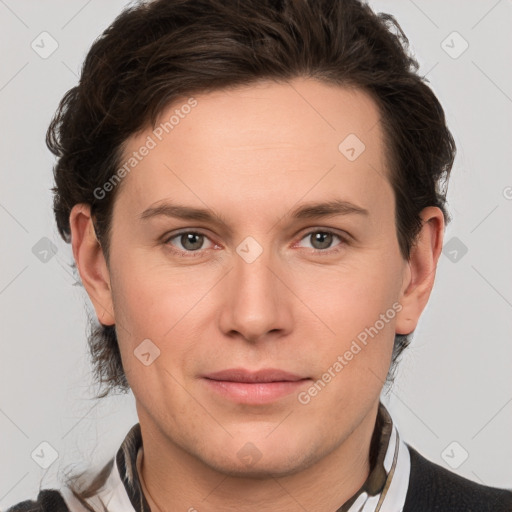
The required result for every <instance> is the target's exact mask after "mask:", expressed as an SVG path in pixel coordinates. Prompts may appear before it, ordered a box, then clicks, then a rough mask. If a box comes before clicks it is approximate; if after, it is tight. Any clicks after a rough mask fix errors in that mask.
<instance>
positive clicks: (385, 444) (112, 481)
mask: <svg viewBox="0 0 512 512" xmlns="http://www.w3.org/2000/svg"><path fill="white" fill-rule="evenodd" d="M141 448H142V435H141V429H140V423H136V424H135V425H134V426H133V427H132V428H131V429H130V431H129V432H128V434H127V435H126V437H125V439H124V441H123V443H122V444H121V447H120V448H119V450H118V452H117V455H116V457H115V458H114V460H113V461H112V463H113V465H112V470H111V472H110V474H109V477H108V479H107V481H106V482H105V485H104V486H103V489H102V491H101V492H99V493H98V494H97V495H96V496H95V497H93V498H91V499H89V502H90V503H91V505H92V504H98V503H100V502H102V503H103V504H104V505H106V506H107V507H108V510H109V511H111V512H151V509H150V507H149V505H148V502H147V501H146V498H145V496H144V493H143V491H142V487H141V482H140V480H139V475H138V472H137V458H138V457H139V456H140V453H141ZM409 474H410V456H409V450H408V449H407V446H406V445H405V443H404V442H403V441H402V440H401V439H400V436H399V435H398V431H397V429H396V427H395V426H394V424H393V421H392V419H391V416H390V415H389V413H388V411H387V409H386V408H385V407H384V405H383V404H382V403H381V404H379V410H378V414H377V421H376V424H375V429H374V432H373V436H372V440H371V444H370V473H369V475H368V478H367V479H366V481H365V482H364V484H363V485H362V486H361V488H360V489H359V490H358V491H357V492H356V493H355V494H354V495H353V496H352V498H350V499H349V500H348V501H347V502H345V503H344V504H343V505H342V506H341V507H340V508H338V509H337V511H336V512H388V511H401V510H402V508H403V506H404V503H405V496H406V494H407V489H408V486H409ZM67 501H68V504H69V505H70V509H71V510H72V511H75V510H76V511H79V510H84V509H81V508H79V507H77V506H76V505H77V504H76V503H73V507H71V503H70V502H71V501H74V500H73V499H72V497H70V496H69V495H68V499H67Z"/></svg>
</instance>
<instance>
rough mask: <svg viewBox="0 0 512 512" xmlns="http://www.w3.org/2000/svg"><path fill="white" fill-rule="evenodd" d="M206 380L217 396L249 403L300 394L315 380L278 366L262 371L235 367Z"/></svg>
mask: <svg viewBox="0 0 512 512" xmlns="http://www.w3.org/2000/svg"><path fill="white" fill-rule="evenodd" d="M202 380H203V382H204V383H205V385H206V386H207V389H208V391H209V392H214V393H215V396H217V397H221V398H222V399H223V400H226V399H227V400H230V401H232V402H236V403H239V404H245V405H264V404H271V403H273V402H278V401H279V400H281V399H284V398H286V397H289V395H291V394H293V393H298V392H299V391H300V390H301V388H302V387H304V386H305V385H306V384H307V383H309V382H310V381H311V379H309V378H308V377H302V376H301V375H297V374H294V373H290V372H286V371H283V370H277V369H275V368H268V369H264V370H258V371H250V370H245V369H241V368H234V369H229V370H222V371H219V372H214V373H210V374H208V375H205V376H203V379H202Z"/></svg>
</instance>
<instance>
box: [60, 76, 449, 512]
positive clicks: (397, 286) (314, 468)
mask: <svg viewBox="0 0 512 512" xmlns="http://www.w3.org/2000/svg"><path fill="white" fill-rule="evenodd" d="M195 98H196V100H197V102H198V103H197V106H196V107H195V108H193V109H192V111H191V112H190V113H189V114H188V115H187V116H185V118H184V119H182V120H180V123H179V125H177V126H175V128H174V129H173V130H172V132H170V133H169V134H168V135H167V136H166V137H165V138H164V139H163V140H162V141H161V142H159V143H158V145H157V146H156V147H155V148H154V149H152V150H151V151H150V152H149V154H148V155H147V156H146V157H144V159H143V160H142V161H141V162H140V163H139V164H138V165H137V167H136V168H134V170H133V171H132V172H131V173H129V174H128V175H127V176H126V177H125V178H124V179H123V181H122V183H121V185H120V189H119V190H118V191H117V194H118V195H117V197H116V201H115V206H114V212H113V220H112V222H113V224H112V225H113V231H112V237H111V246H110V250H111V252H110V259H109V261H108V262H107V261H106V260H105V257H104V254H103V251H102V249H101V247H100V245H99V243H98V241H97V240H96V237H95V235H94V230H93V226H92V223H91V219H90V210H89V207H88V205H86V204H79V205H76V206H75V207H74V208H73V210H72V212H71V216H70V220H71V228H72V246H73V254H74V257H75V260H76V263H77V266H78V269H79V272H80V275H81V277H82V281H83V284H84V286H85V288H86V290H87V292H88V294H89V296H90V298H91V301H92V303H93V305H94V308H95V311H96V314H97V316H98V319H99V320H100V321H101V322H102V323H103V324H105V325H111V324H114V323H115V324H117V333H118V338H119V345H120V350H121V355H122V360H123V366H124V368H125V371H126V374H127V378H128V381H129V383H130V386H131V388H132V390H133V393H134V396H135V399H136V407H137V412H138V416H139V420H140V424H141V429H142V436H143V443H144V451H143V458H142V463H141V465H140V471H141V473H142V476H143V479H144V481H145V484H146V487H147V491H149V492H146V493H145V494H146V496H147V498H148V500H149V502H150V505H152V508H153V509H154V510H189V509H191V507H194V508H195V509H197V510H198V511H199V512H204V511H216V510H237V511H249V510H250V511H254V510H258V511H270V510H289V511H295V510H304V509H306V510H316V511H330V512H332V510H335V509H336V508H338V507H339V506H341V505H342V504H343V503H344V502H345V501H346V500H348V499H349V498H350V497H351V496H352V495H353V494H354V493H355V492H356V491H357V490H358V489H359V488H360V486H361V485H362V484H363V482H364V481H365V479H366V477H367V475H368V472H369V464H368V454H369V444H370V439H371V436H372V432H373V429H374V424H375V419H376V414H377V408H378V403H379V395H380V392H381V389H382V386H383V383H384V381H385V379H386V375H387V372H388V369H389V366H390V359H391V353H392V347H393V340H394V336H395V333H402V334H407V333H410V332H412V331H413V330H414V329H415V327H416V325H417V322H418V319H419V317H420V314H421V312H422V311H423V309H424V307H425V305H426V303H427V300H428V297H429V295H430V292H431V289H432V286H433V283H434V277H435V269H436V265H437V261H438V258H439V255H440V252H441V248H442V238H443V231H444V223H443V214H442V212H441V210H439V208H436V207H428V208H425V209H424V210H423V211H422V213H421V217H422V219H423V221H424V223H423V228H422V230H421V232H420V234H419V236H418V243H417V244H416V245H415V246H414V248H413V250H412V253H411V257H410V259H409V261H406V260H405V259H404V258H403V257H402V256H401V254H400V251H399V246H398V239H397V235H396V227H395V206H394V194H393V190H392V188H391V185H390V184H389V180H388V172H389V171H388V169H387V167H386V161H385V157H384V139H383V132H382V129H381V125H380V122H379V112H378V109H377V106H376V104H375V102H374V101H373V100H372V99H371V98H370V97H369V96H368V95H366V94H365V93H364V92H362V91H357V90H354V89H345V88H341V87H338V86H331V85H326V84H323V83H321V82H318V81H315V80H312V79H295V80H293V81H292V82H290V83H286V84H278V83H274V82H261V83H258V84H254V85H251V86H244V87H238V88H233V89H230V90H223V91H217V92H213V93H208V94H203V95H197V96H195ZM185 101H186V99H184V100H183V103H176V104H174V105H172V107H169V109H168V110H167V111H166V112H164V113H163V115H162V119H163V120H165V119H169V116H170V114H172V111H173V110H174V109H175V108H179V106H180V105H183V104H184V103H185ZM151 133H152V128H147V129H146V130H144V131H143V132H141V133H139V134H136V135H134V136H132V137H131V138H130V139H129V140H128V141H127V145H126V148H125V150H126V155H127V156H129V155H130V154H131V152H133V151H136V150H137V149H138V148H140V146H141V145H142V144H143V143H144V141H145V140H146V138H147V136H148V135H151ZM351 133H352V134H356V135H357V136H358V137H359V139H360V140H362V141H363V142H364V144H365V150H364V152H363V153H361V155H360V156H359V157H358V158H357V159H356V160H354V161H349V160H348V159H347V158H346V157H345V156H344V155H343V154H342V153H341V152H340V151H339V150H338V145H339V144H340V142H341V141H343V140H344V139H345V137H346V136H347V135H348V134H351ZM333 199H340V200H344V201H350V202H351V203H353V204H355V205H357V206H359V207H361V208H364V209H366V210H367V212H368V214H367V215H362V214H355V213H352V214H345V215H332V216H323V217H315V218H304V219H296V218H292V217H291V212H292V210H294V209H295V208H297V207H299V206H302V205H304V204H306V203H316V202H325V201H329V200H333ZM164 201H173V202H174V203H175V204H180V205H186V206H191V207H195V208H207V209H210V210H212V211H213V212H215V213H217V214H218V215H220V216H221V217H222V219H223V220H224V222H225V224H224V225H220V224H212V223H210V222H205V221H198V220H183V219H177V218H171V217H165V216H160V217H154V218H151V219H146V220H141V219H140V215H141V214H142V212H144V211H145V210H146V209H147V208H149V207H151V206H155V205H159V204H161V203H162V202H164ZM184 229H188V230H189V231H192V232H199V233H200V234H203V235H205V238H203V239H201V238H199V240H198V241H195V242H194V243H195V246H194V247H199V249H198V250H196V251H193V250H192V251H191V250H190V249H189V252H188V254H191V253H194V254H196V256H188V257H187V256H186V255H185V256H184V255H183V254H184V253H185V252H186V250H187V248H189V247H190V246H187V247H185V246H183V244H182V243H180V237H179V236H174V238H171V236H172V235H175V234H176V232H177V231H178V230H184ZM325 230H330V231H332V232H333V233H334V235H335V236H333V237H332V239H329V238H328V240H327V246H319V244H318V243H315V237H314V236H312V234H313V235H314V233H317V232H324V231H325ZM180 233H181V231H180ZM164 235H165V236H164ZM336 235H340V236H346V241H343V240H342V239H341V238H337V236H336ZM347 235H349V236H347ZM248 236H251V237H253V238H254V239H255V240H256V241H257V242H258V244H259V245H260V246H261V248H262V253H261V254H260V255H259V257H258V258H257V259H256V260H255V261H253V262H252V263H247V262H246V261H245V260H244V259H243V258H242V257H241V256H240V255H239V254H238V253H237V251H236V249H237V247H238V246H239V244H240V243H241V242H242V241H243V240H244V239H245V238H246V237H248ZM201 240H203V244H202V245H201ZM329 240H331V241H330V242H329ZM181 242H183V241H182V240H181ZM329 243H330V245H329ZM319 247H320V248H319ZM324 247H326V248H324ZM173 249H174V251H175V252H173ZM315 249H316V250H315ZM322 251H323V252H322ZM396 303H398V304H400V305H401V310H400V312H399V313H398V314H397V315H396V316H395V317H394V318H393V319H391V320H389V322H388V323H386V324H385V326H384V328H383V329H381V330H380V331H379V334H378V335H377V336H375V337H374V338H373V339H371V341H369V342H368V344H367V346H365V347H364V348H363V350H361V351H360V352H359V353H358V354H357V355H356V356H354V358H353V359H352V360H351V361H350V362H349V363H348V364H347V365H346V366H344V368H343V370H342V371H340V372H339V373H337V374H336V376H335V377H334V378H332V380H331V381H330V382H329V383H328V385H326V386H325V387H324V388H323V389H322V390H321V392H319V393H318V394H317V395H316V396H314V397H313V398H312V399H311V401H310V402H309V403H308V404H301V403H300V402H299V401H298V399H297V393H296V392H294V393H291V394H290V395H287V396H285V397H282V398H280V399H278V400H276V401H274V402H272V403H268V404H263V405H261V404H257V405H248V404H243V403H237V402H236V401H233V400H230V399H227V398H225V397H223V396H220V395H219V394H217V393H215V392H213V391H212V390H211V389H210V387H209V386H207V385H206V384H205V381H204V379H203V378H202V376H203V375H204V374H205V373H209V372H214V371H219V370H223V369H227V368H246V369H250V370H257V369H261V368H278V369H282V370H286V371H288V372H292V373H295V374H298V375H300V376H302V377H304V378H309V379H310V380H309V381H304V385H303V387H300V390H302V391H304V390H307V389H309V388H310V386H311V384H312V383H313V382H315V381H317V380H318V379H321V378H322V375H323V374H324V373H325V372H326V371H327V369H328V368H329V367H332V365H333V363H334V362H335V361H336V360H337V357H338V356H339V355H343V354H344V353H345V352H346V351H347V350H348V349H349V347H350V345H351V343H352V341H353V340H354V339H355V338H356V336H357V335H358V334H359V333H360V332H362V331H364V329H365V327H369V326H371V325H374V324H375V322H376V321H377V320H378V319H379V317H380V315H381V314H384V313H385V312H386V310H388V309H389V308H391V307H392V305H393V304H396ZM144 339H150V340H151V341H152V343H154V344H155V345H156V346H158V348H159V350H160V356H159V357H158V358H156V359H155V360H154V362H153V363H152V364H150V365H148V366H145V365H144V364H142V363H141V361H140V360H139V359H138V358H137V357H135V356H134V350H135V349H136V348H137V346H138V345H139V344H140V343H141V342H142V340H144ZM248 442H250V443H252V445H254V447H255V448H256V450H257V451H255V453H257V454H259V456H260V458H259V460H257V462H255V463H252V464H248V463H247V461H244V460H243V459H242V458H241V457H239V456H238V455H237V453H238V451H239V450H240V449H241V448H242V447H244V446H245V445H246V443H248ZM251 449H252V450H253V451H254V448H251ZM149 494H150V495H151V497H150V496H149Z"/></svg>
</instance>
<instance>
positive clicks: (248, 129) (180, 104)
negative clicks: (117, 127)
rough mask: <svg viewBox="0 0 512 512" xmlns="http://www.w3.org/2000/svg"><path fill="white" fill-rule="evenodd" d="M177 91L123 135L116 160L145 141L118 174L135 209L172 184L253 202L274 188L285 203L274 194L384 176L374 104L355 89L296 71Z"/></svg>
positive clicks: (347, 187)
mask: <svg viewBox="0 0 512 512" xmlns="http://www.w3.org/2000/svg"><path fill="white" fill-rule="evenodd" d="M187 100H188V98H186V97H185V98H183V99H182V100H180V101H176V102H174V103H173V104H172V105H171V106H169V107H168V108H166V109H165V111H164V112H162V114H161V116H160V118H159V119H158V121H157V123H156V127H155V128H153V127H150V128H147V129H146V130H144V131H143V132H141V133H139V134H137V135H136V136H133V137H132V138H130V139H129V140H128V141H127V144H126V146H125V155H124V158H125V160H126V159H128V158H130V155H132V153H133V152H134V151H135V152H137V151H138V149H139V148H141V147H142V146H144V145H148V141H149V140H151V143H150V145H151V146H152V148H151V150H150V151H147V152H145V153H147V154H146V156H144V157H143V158H141V159H140V161H139V162H138V163H137V165H136V167H134V168H133V170H132V171H130V172H129V173H128V175H127V176H126V178H124V183H123V188H124V187H127V189H128V190H127V194H128V195H129V196H130V199H131V203H132V205H136V206H137V207H138V208H139V209H141V208H144V207H147V205H148V204H150V203H151V202H155V201H158V200H160V199H163V198H165V197H169V198H171V197H173V191H174V192H176V191H177V190H180V193H185V194H186V195H187V197H188V198H189V199H190V200H192V201H193V202H195V203H197V201H198V198H204V199H205V201H203V202H206V203H207V202H208V201H206V199H207V198H211V199H213V196H214V195H215V191H219V193H222V194H223V197H224V200H226V199H227V198H228V196H229V197H230V198H231V199H232V200H236V198H243V199H244V200H245V201H256V202H257V201H260V203H261V198H262V197H269V195H270V192H271V190H279V194H280V197H281V198H283V199H284V201H283V202H284V203H286V198H285V197H283V195H284V196H286V195H289V196H290V200H291V198H292V197H294V198H295V200H297V199H299V197H300V196H302V195H304V193H305V192H306V191H307V189H310V190H311V192H310V197H309V199H314V197H313V196H314V195H315V194H325V192H329V191H330V192H332V191H334V190H335V189H336V188H337V189H338V190H339V192H340V194H341V195H343V192H344V191H345V192H346V193H347V194H349V195H352V196H354V195H355V196H357V195H362V194H363V195H366V196H367V195H368V194H369V193H370V194H371V193H372V192H373V193H375V194H378V192H379V190H382V185H383V182H386V179H385V177H384V176H385V171H384V169H385V167H386V166H385V162H384V154H383V148H384V144H383V137H382V131H381V125H380V123H379V111H378V107H377V105H376V103H375V102H374V100H373V99H372V98H371V97H370V96H369V95H368V94H367V93H365V92H363V91H361V90H357V89H353V88H344V87H340V86H334V85H326V84H324V83H321V82H318V81H315V80H311V79H296V80H293V81H291V82H289V83H276V82H271V81H264V82H260V83H257V84H253V85H248V86H243V87H236V88H230V89H224V90H219V91H214V92H211V93H206V94H198V95H194V102H193V103H191V102H190V101H187ZM190 105H194V106H193V107H190ZM187 189H188V190H187ZM194 196H195V197H194ZM277 198H278V197H277V196H276V199H277Z"/></svg>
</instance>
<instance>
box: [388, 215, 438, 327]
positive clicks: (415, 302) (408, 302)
mask: <svg viewBox="0 0 512 512" xmlns="http://www.w3.org/2000/svg"><path fill="white" fill-rule="evenodd" d="M420 217H421V219H422V222H423V226H422V228H421V230H420V232H419V233H418V237H417V239H416V243H415V244H414V245H413V247H412V248H411V253H410V257H409V261H408V262H407V267H406V269H405V274H404V281H403V285H402V290H401V295H400V298H399V302H400V304H401V305H402V309H401V310H400V312H399V313H398V315H397V321H396V324H395V329H396V333H397V334H410V333H411V332H412V331H414V329H416V326H417V324H418V320H419V318H420V315H421V313H422V311H423V309H424V308H425V306H426V305H427V302H428V299H429V297H430V292H431V291H432V288H433V286H434V279H435V275H436V268H437V262H438V260H439V256H440V254H441V250H442V248H443V235H444V215H443V212H442V211H441V209H440V208H437V207H436V206H428V207H427V208H424V209H423V210H422V211H421V213H420Z"/></svg>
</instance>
